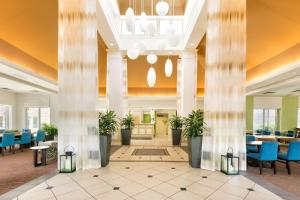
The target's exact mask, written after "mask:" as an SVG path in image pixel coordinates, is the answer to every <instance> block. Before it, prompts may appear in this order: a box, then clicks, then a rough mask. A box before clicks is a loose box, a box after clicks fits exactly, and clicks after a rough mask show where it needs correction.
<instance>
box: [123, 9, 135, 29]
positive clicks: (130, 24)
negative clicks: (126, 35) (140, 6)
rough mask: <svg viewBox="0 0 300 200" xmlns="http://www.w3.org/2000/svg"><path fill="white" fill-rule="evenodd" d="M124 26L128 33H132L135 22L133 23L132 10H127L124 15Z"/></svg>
mask: <svg viewBox="0 0 300 200" xmlns="http://www.w3.org/2000/svg"><path fill="white" fill-rule="evenodd" d="M125 25H126V29H127V31H128V32H130V33H134V29H135V22H134V12H133V9H132V8H128V9H127V10H126V13H125Z"/></svg>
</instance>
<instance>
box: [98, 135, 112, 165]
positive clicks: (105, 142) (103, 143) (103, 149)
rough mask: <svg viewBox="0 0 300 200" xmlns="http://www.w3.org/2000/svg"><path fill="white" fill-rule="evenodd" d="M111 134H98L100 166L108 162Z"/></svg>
mask: <svg viewBox="0 0 300 200" xmlns="http://www.w3.org/2000/svg"><path fill="white" fill-rule="evenodd" d="M110 147H111V135H100V154H101V167H105V166H106V165H108V164H109V158H110Z"/></svg>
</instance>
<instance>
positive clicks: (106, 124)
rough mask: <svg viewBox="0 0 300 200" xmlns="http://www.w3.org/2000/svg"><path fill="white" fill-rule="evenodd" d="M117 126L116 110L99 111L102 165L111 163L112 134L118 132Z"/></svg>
mask: <svg viewBox="0 0 300 200" xmlns="http://www.w3.org/2000/svg"><path fill="white" fill-rule="evenodd" d="M117 128H118V122H117V116H116V113H115V112H114V111H106V112H105V113H101V112H100V113H99V134H100V154H101V166H102V167H105V166H106V165H108V163H109V157H110V147H111V135H113V134H114V133H115V132H116V130H117Z"/></svg>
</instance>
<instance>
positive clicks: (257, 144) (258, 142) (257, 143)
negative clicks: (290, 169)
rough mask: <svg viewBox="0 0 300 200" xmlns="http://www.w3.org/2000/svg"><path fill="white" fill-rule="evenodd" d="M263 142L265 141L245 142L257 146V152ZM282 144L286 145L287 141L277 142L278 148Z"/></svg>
mask: <svg viewBox="0 0 300 200" xmlns="http://www.w3.org/2000/svg"><path fill="white" fill-rule="evenodd" d="M263 142H265V141H249V142H246V145H249V146H257V149H258V152H259V151H260V148H261V145H262V143H263ZM282 146H288V143H287V144H285V143H280V142H278V148H279V149H280V147H282Z"/></svg>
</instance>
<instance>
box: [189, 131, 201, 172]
mask: <svg viewBox="0 0 300 200" xmlns="http://www.w3.org/2000/svg"><path fill="white" fill-rule="evenodd" d="M188 151H189V164H190V166H191V167H192V168H200V167H201V156H202V155H201V154H202V136H198V137H192V138H188Z"/></svg>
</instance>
